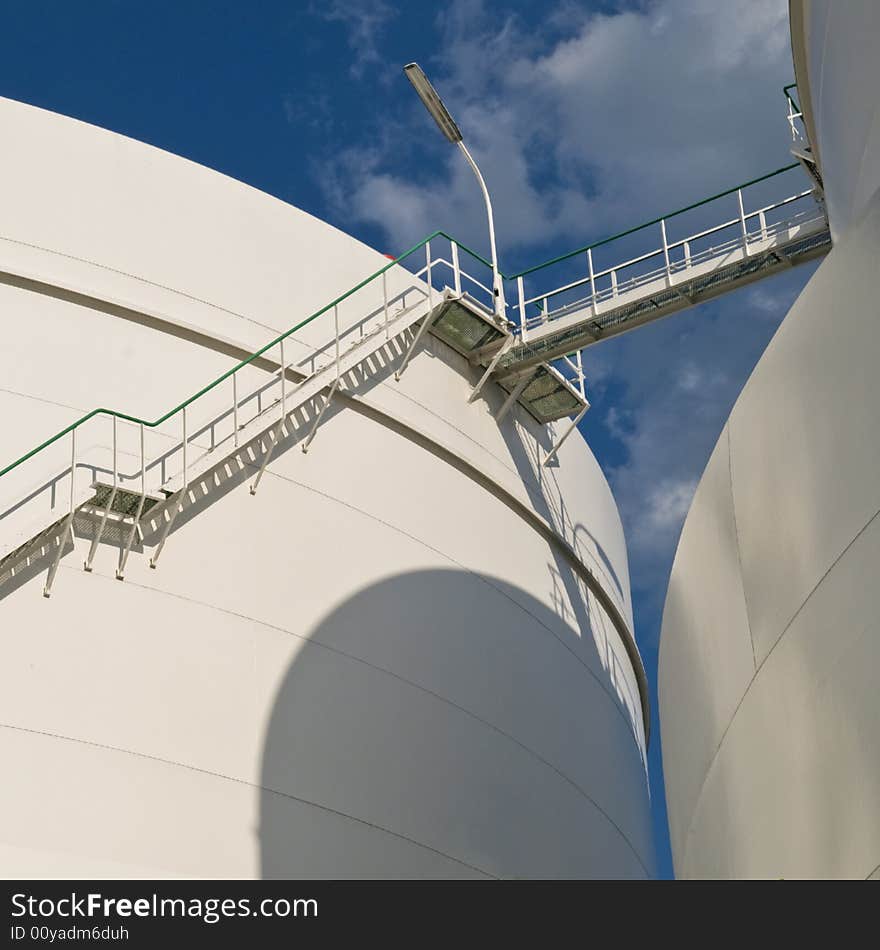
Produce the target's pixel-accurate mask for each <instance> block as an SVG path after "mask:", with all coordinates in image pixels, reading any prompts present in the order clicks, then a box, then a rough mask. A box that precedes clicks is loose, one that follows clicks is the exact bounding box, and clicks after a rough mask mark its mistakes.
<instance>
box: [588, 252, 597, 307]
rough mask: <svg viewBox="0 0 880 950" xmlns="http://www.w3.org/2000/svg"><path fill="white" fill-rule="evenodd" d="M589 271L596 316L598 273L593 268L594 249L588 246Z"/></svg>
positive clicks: (591, 296)
mask: <svg viewBox="0 0 880 950" xmlns="http://www.w3.org/2000/svg"><path fill="white" fill-rule="evenodd" d="M587 273H588V274H589V275H590V303H591V305H592V307H593V316H594V317H595V316H596V274H595V272H594V270H593V249H592V248H591V247H588V248H587Z"/></svg>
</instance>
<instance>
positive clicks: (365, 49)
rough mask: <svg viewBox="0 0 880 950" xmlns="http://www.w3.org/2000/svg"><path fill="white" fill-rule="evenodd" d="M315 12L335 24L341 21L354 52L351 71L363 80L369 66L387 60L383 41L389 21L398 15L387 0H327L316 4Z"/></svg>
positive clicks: (313, 8) (354, 75) (356, 77)
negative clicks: (380, 47) (381, 46)
mask: <svg viewBox="0 0 880 950" xmlns="http://www.w3.org/2000/svg"><path fill="white" fill-rule="evenodd" d="M311 12H312V13H314V14H315V15H317V16H320V17H321V18H322V19H324V20H327V21H329V22H331V23H341V24H342V26H343V27H344V28H345V30H346V33H347V38H348V47H349V49H350V50H351V52H352V54H353V58H352V60H351V63H350V65H349V72H350V73H351V75H352V76H353V77H354V78H355V79H360V78H361V77H362V76H363V75H364V72H365V71H366V69H367V67H368V66H377V65H381V64H382V63H383V62H384V59H383V57H382V56H381V55H380V53H379V41H380V39H381V36H382V33H383V31H384V28H385V26H386V25H387V23H388V21H389V20H390V19H391V18H392V17H393V16H394V15H395V14H394V10H393V9H392V8H391V6H390V5H389V4H388V3H386V2H384V0H369V2H364V0H324V2H322V3H319V4H315V5H314V6H313V7H312V8H311Z"/></svg>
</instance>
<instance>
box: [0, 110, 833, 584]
mask: <svg viewBox="0 0 880 950" xmlns="http://www.w3.org/2000/svg"><path fill="white" fill-rule="evenodd" d="M789 102H790V103H792V104H793V105H794V106H796V103H794V100H793V99H791V98H789ZM789 111H790V122H791V123H792V129H793V130H794V129H795V128H796V121H797V119H798V118H799V116H798V115H797V114H794V109H793V108H792V107H791V106H790V110H789ZM796 144H797V142H796ZM801 150H802V151H803V150H804V149H803V143H801ZM807 153H808V150H807ZM808 166H809V156H808V157H807V163H806V166H804V159H803V158H799V162H798V163H795V164H793V165H789V166H786V167H785V168H782V169H779V170H778V171H776V172H773V173H771V174H770V175H765V176H763V177H761V178H758V179H755V180H753V181H750V182H747V183H745V184H744V185H741V186H739V187H737V188H734V189H730V190H729V191H726V192H723V193H721V194H719V195H715V196H713V197H712V198H709V199H706V200H704V201H701V202H698V203H697V204H694V205H690V206H688V207H687V208H683V209H681V210H679V211H677V212H675V213H673V214H670V215H666V216H664V217H662V218H658V219H656V220H654V221H650V222H648V223H647V224H643V225H641V226H639V227H637V228H632V229H630V230H628V231H624V232H622V233H621V234H617V235H615V236H613V237H611V238H607V239H605V240H604V241H599V242H597V243H595V244H592V245H590V246H587V247H583V248H579V249H578V250H576V251H573V252H571V253H570V254H566V255H564V256H563V257H559V258H556V259H554V260H552V261H548V262H547V263H546V264H542V265H540V266H538V267H533V268H529V269H528V270H525V271H522V272H521V273H519V274H514V275H512V276H507V275H502V276H503V277H504V280H505V282H506V288H507V292H508V294H509V296H508V300H510V301H512V303H511V304H508V307H507V313H506V318H505V317H502V318H499V317H496V315H495V313H494V297H493V291H492V273H491V266H490V264H489V262H488V261H486V260H485V258H482V257H481V256H480V255H478V254H476V253H474V252H473V251H471V250H469V249H468V248H466V247H464V246H463V245H461V244H460V243H459V242H457V241H455V240H454V239H453V238H450V237H449V236H448V235H446V234H444V233H442V232H436V233H434V234H432V235H431V236H430V237H429V238H426V239H425V240H424V241H421V242H420V243H419V244H418V245H416V246H415V247H413V248H411V249H410V250H409V251H407V252H406V253H405V254H403V255H401V256H400V257H398V258H397V259H396V260H394V261H392V262H390V263H389V264H387V265H386V266H384V267H383V268H381V269H380V270H379V271H377V272H376V273H375V274H373V275H371V276H370V277H368V278H367V279H365V280H364V281H362V282H361V283H360V284H358V285H357V286H355V287H353V288H352V289H351V290H349V291H348V292H347V293H345V294H343V295H342V296H340V297H338V298H337V299H335V300H333V301H331V302H330V303H328V304H327V305H326V306H325V307H323V308H322V309H320V310H319V311H317V312H316V313H314V314H312V315H311V316H309V317H307V318H306V319H304V320H302V321H301V322H299V323H298V324H296V325H295V326H293V327H291V328H290V329H289V330H287V331H286V332H285V333H283V334H281V335H280V336H278V337H276V338H275V339H274V340H271V341H270V342H268V343H267V344H266V345H265V346H263V347H262V348H261V349H259V350H257V351H256V352H254V353H250V354H248V355H247V356H245V358H243V359H242V360H241V361H240V362H238V363H237V364H236V365H235V366H233V367H232V368H231V369H229V370H228V371H227V372H225V373H224V374H222V375H221V376H220V377H218V378H217V379H215V380H214V381H213V382H211V383H209V384H208V385H206V386H203V387H202V388H201V389H199V390H198V391H197V392H195V393H194V394H193V395H192V396H191V397H189V398H188V399H187V400H185V401H184V402H182V403H180V404H179V405H177V406H175V407H174V408H172V409H169V410H168V412H166V413H164V414H163V415H162V416H160V417H159V418H158V419H155V420H147V419H141V418H138V417H136V416H133V415H130V414H127V413H124V412H119V411H116V410H112V409H104V408H99V409H95V410H93V411H92V412H90V413H88V414H86V415H85V416H83V417H82V418H80V419H78V420H76V421H75V422H73V423H71V424H70V425H68V426H67V427H66V428H64V429H62V430H61V431H60V432H57V433H56V434H55V435H53V436H51V437H50V438H48V439H45V440H44V441H43V442H41V443H40V444H38V445H37V446H36V447H35V448H33V449H32V450H31V451H29V452H28V453H26V454H25V455H23V456H22V457H21V458H19V459H17V460H15V461H13V462H11V463H10V464H8V465H6V467H5V468H2V469H0V598H2V596H3V595H4V593H6V592H8V590H9V589H11V588H13V587H15V586H18V583H21V582H23V581H24V580H26V579H27V578H28V577H31V576H33V575H34V574H36V573H38V572H40V571H42V570H46V579H45V583H44V587H43V593H44V595H45V596H47V597H48V596H49V595H50V592H51V589H52V584H53V581H54V578H55V574H56V571H57V568H58V564H59V561H60V559H61V557H62V556H63V555H64V554H65V553H66V552H68V551H69V550H71V549H72V541H73V538H74V537H75V536H78V537H85V538H89V539H90V540H91V543H90V546H89V551H88V554H87V556H86V558H85V562H84V565H83V566H84V569H85V570H86V571H90V570H91V565H92V560H93V558H94V556H95V553H96V551H97V549H98V547H99V545H100V544H101V543H102V542H103V543H112V544H113V545H115V546H116V547H117V548H118V550H119V560H118V566H117V570H116V576H117V578H118V579H120V580H122V579H123V578H124V576H125V568H126V564H127V561H128V558H129V556H130V555H131V553H132V551H137V552H144V551H145V550H146V548H147V547H151V548H152V554H151V556H150V566H151V567H156V565H157V564H158V561H159V558H160V555H161V553H162V550H163V548H164V546H165V543H166V541H167V539H168V538H169V536H170V534H171V533H172V531H173V528H174V525H175V522H177V520H178V518H179V517H180V515H181V514H182V513H183V512H185V511H186V510H187V509H190V508H191V509H193V513H194V514H197V513H198V511H200V510H201V508H202V507H203V506H202V505H201V504H200V503H201V502H202V500H203V499H204V498H205V497H206V496H209V495H210V494H211V492H212V491H214V490H215V489H216V488H218V487H219V486H221V485H222V484H223V483H224V482H226V481H227V480H228V479H230V478H234V477H241V476H242V473H246V474H247V476H248V480H249V482H250V491H251V493H252V494H254V493H256V492H257V490H258V488H259V485H260V481H261V479H262V477H263V473H264V472H265V470H266V467H267V465H268V463H269V462H270V460H271V458H272V456H273V453H274V452H275V450H276V448H277V447H278V446H279V445H280V444H281V443H282V442H285V443H287V444H298V445H299V446H300V448H301V449H302V451H304V452H306V451H308V450H309V449H310V446H311V445H312V442H313V440H314V439H315V436H316V434H317V432H318V429H319V426H320V425H321V422H322V419H323V418H324V414H325V411H326V409H327V407H328V406H329V405H330V403H331V401H332V400H333V399H334V397H335V396H336V394H337V393H339V392H340V391H344V392H346V393H347V394H354V392H355V389H356V388H357V387H358V386H363V384H364V381H365V380H369V379H370V378H375V379H376V380H377V381H378V380H380V379H383V378H386V377H387V376H388V375H389V374H390V373H391V372H393V374H394V378H395V379H398V380H399V379H400V377H401V374H402V373H404V372H405V371H406V369H407V367H408V365H409V363H410V360H411V357H412V356H413V354H414V353H415V352H416V350H417V349H418V347H419V346H420V344H421V343H422V341H423V340H424V337H425V335H426V334H427V333H429V332H430V333H431V334H433V335H434V336H436V337H438V338H439V339H441V340H443V341H444V342H445V343H447V344H448V345H449V346H450V347H452V348H453V349H454V350H456V351H457V352H458V353H459V354H461V355H463V356H464V357H465V358H467V359H468V360H469V361H470V363H471V364H472V366H473V367H474V379H475V385H474V387H473V389H472V392H471V394H470V400H471V401H473V400H476V399H477V398H479V395H480V393H481V391H482V390H483V388H484V386H485V385H486V384H487V383H488V382H489V381H490V380H492V381H494V382H496V383H497V384H498V385H500V386H501V387H502V388H503V389H504V390H505V391H506V392H507V393H508V396H507V398H506V400H505V401H504V403H503V405H502V406H501V408H500V409H499V411H498V413H497V419H498V421H499V422H500V421H501V419H503V418H504V416H506V415H507V414H508V413H509V412H510V411H511V410H512V409H513V407H514V406H515V405H518V406H519V407H520V409H521V410H522V411H524V412H526V413H528V414H529V415H530V416H531V417H532V418H533V419H534V420H535V421H536V422H537V423H538V424H541V425H544V424H550V423H553V422H556V421H558V420H562V419H566V420H570V421H568V422H567V424H566V425H565V426H563V427H562V429H561V431H556V432H554V436H555V438H556V442H555V444H554V445H553V446H552V448H551V449H550V451H549V452H548V453H547V455H546V456H545V458H544V460H543V461H544V464H545V465H547V464H549V463H550V462H551V461H552V460H553V458H554V457H555V455H556V452H557V450H558V448H559V446H560V445H561V444H562V442H563V441H564V440H565V439H566V438H567V437H568V435H569V434H571V432H573V431H574V429H575V427H576V426H577V423H578V421H579V420H580V419H581V417H582V416H583V414H584V413H585V412H586V411H587V409H588V408H589V402H588V400H587V397H586V388H585V375H584V369H583V359H582V355H581V354H582V350H583V349H585V348H587V347H589V346H592V345H594V344H595V343H597V342H601V341H602V340H605V339H609V338H611V337H614V336H617V335H619V334H621V333H623V332H626V331H627V330H629V329H633V328H635V327H638V326H643V325H645V324H646V323H649V322H651V321H653V320H656V319H659V318H660V317H663V316H666V315H668V314H671V313H674V312H676V311H679V310H683V309H686V308H688V307H691V306H693V305H695V304H698V303H700V302H702V301H704V300H708V299H711V298H713V297H717V296H719V295H721V294H723V293H726V292H728V291H731V290H735V289H737V288H739V287H742V286H744V285H746V284H749V283H751V282H753V281H756V280H760V279H762V278H764V277H766V276H769V275H770V274H773V273H775V272H777V271H779V270H781V269H784V268H788V267H792V266H795V265H797V264H800V263H803V262H805V261H809V260H812V259H814V258H816V257H818V256H820V255H822V254H825V253H827V251H828V250H830V247H831V237H830V233H829V229H828V222H827V220H826V217H825V212H824V207H823V203H822V195H821V187H820V186H821V180H820V179H817V177H816V176H814V175H813V176H811V187H809V188H806V189H804V188H803V171H798V169H801V168H802V167H807V171H808V172H809V171H810V169H809V167H808ZM731 204H732V208H733V213H731V211H730V209H731ZM633 248H636V249H637V250H636V251H635V253H633V252H632V249H633ZM510 291H513V292H512V293H511V292H510ZM318 320H321V321H322V325H323V326H325V327H326V329H327V333H326V343H325V344H324V345H323V346H321V347H319V348H317V349H311V350H310V352H308V353H307V354H306V355H303V344H302V342H301V341H300V340H297V338H296V336H295V334H296V333H297V331H299V330H301V329H302V328H304V327H305V326H307V325H309V324H312V323H313V322H315V321H318ZM285 343H286V344H287V345H286V347H285ZM292 354H295V355H292ZM383 373H384V375H383ZM38 437H39V434H38V433H35V440H36V438H38ZM197 506H198V507H197Z"/></svg>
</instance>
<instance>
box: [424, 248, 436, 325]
mask: <svg viewBox="0 0 880 950" xmlns="http://www.w3.org/2000/svg"><path fill="white" fill-rule="evenodd" d="M425 278H426V279H427V281H428V306H430V308H431V309H432V310H433V309H434V285H433V283H432V282H431V242H430V241H425Z"/></svg>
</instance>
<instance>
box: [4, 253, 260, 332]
mask: <svg viewBox="0 0 880 950" xmlns="http://www.w3.org/2000/svg"><path fill="white" fill-rule="evenodd" d="M0 241H6V242H8V243H9V244H18V245H19V247H29V248H32V249H33V250H35V251H43V252H44V253H45V254H54V255H55V256H57V257H63V258H66V259H67V260H69V261H77V262H78V263H80V264H88V265H89V266H90V267H97V268H98V269H99V270H105V271H107V272H108V273H110V274H118V275H119V276H120V277H128V278H130V279H131V280H136V281H139V282H140V283H142V284H146V285H147V286H149V287H156V288H158V289H159V290H166V291H168V293H172V294H175V295H176V296H178V297H185V298H186V299H187V300H193V301H195V302H196V303H200V304H204V305H205V306H206V307H210V308H211V309H212V310H219V311H221V312H222V313H228V314H229V315H230V316H231V317H238V318H239V319H241V320H247V322H248V323H253V324H254V325H255V326H258V327H260V328H261V329H263V330H269V331H271V332H272V333H277V328H276V327H272V326H269V324H268V323H261V322H260V321H259V320H257V319H255V318H254V317H249V316H247V314H244V313H238V311H236V310H230V309H229V308H228V307H223V306H221V305H220V304H216V303H212V302H211V301H210V300H205V299H204V298H202V297H196V296H195V294H188V293H187V292H186V291H185V290H177V289H176V288H175V287H169V286H168V285H167V284H160V283H157V282H156V281H154V280H149V279H148V278H147V277H140V276H138V275H137V274H131V273H129V272H128V271H124V270H119V269H118V268H116V267H110V266H109V265H107V264H99V263H98V262H97V261H93V260H90V259H89V258H88V257H77V256H76V255H75V254H67V253H65V252H64V251H56V250H54V249H53V248H51V247H43V246H42V245H41V244H31V243H30V242H29V241H19V240H18V239H16V238H12V237H7V236H6V235H5V234H0ZM2 269H3V268H2V266H0V270H2Z"/></svg>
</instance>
